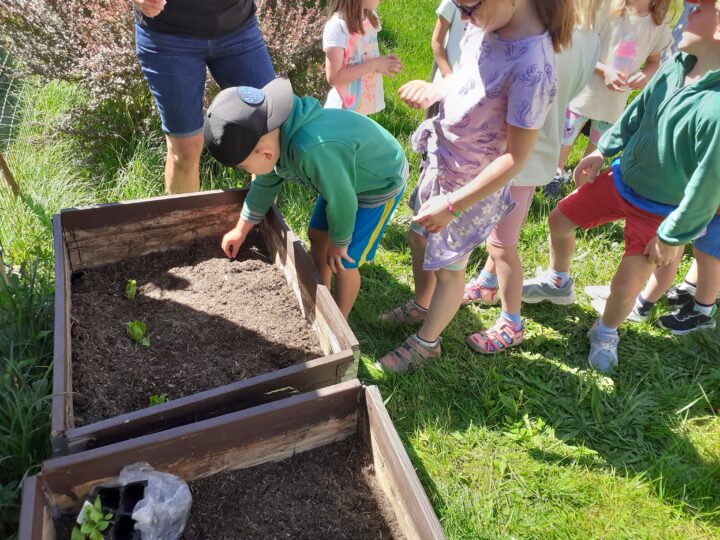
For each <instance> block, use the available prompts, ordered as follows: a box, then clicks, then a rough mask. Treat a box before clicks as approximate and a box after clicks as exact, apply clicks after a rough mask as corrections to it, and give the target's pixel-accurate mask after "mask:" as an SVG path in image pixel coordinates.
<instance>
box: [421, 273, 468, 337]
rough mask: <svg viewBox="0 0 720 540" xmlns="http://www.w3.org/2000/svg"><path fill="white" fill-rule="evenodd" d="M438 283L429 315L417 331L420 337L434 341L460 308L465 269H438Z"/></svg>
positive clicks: (431, 301)
mask: <svg viewBox="0 0 720 540" xmlns="http://www.w3.org/2000/svg"><path fill="white" fill-rule="evenodd" d="M435 275H436V276H437V283H436V285H435V291H434V293H433V295H432V299H431V300H430V307H429V308H428V312H427V316H426V317H425V322H424V323H423V325H422V328H421V329H420V331H419V332H418V333H417V336H418V337H419V338H420V339H424V340H425V341H429V342H431V343H432V342H434V341H435V340H436V339H437V338H438V337H440V334H441V332H442V331H443V330H445V328H446V327H447V325H448V324H450V321H451V320H452V319H453V317H454V316H455V314H456V313H457V312H458V310H459V309H460V302H461V301H462V297H463V292H464V290H465V269H464V268H463V269H462V270H446V269H442V270H438V271H437V272H435Z"/></svg>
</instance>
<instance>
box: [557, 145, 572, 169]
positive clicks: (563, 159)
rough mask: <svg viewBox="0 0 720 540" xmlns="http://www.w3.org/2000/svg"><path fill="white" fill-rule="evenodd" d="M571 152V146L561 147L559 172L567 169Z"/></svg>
mask: <svg viewBox="0 0 720 540" xmlns="http://www.w3.org/2000/svg"><path fill="white" fill-rule="evenodd" d="M570 150H572V145H571V144H563V145H562V146H561V147H560V157H559V158H558V166H557V169H558V172H562V171H563V170H564V169H565V164H566V163H567V160H568V156H569V155H570Z"/></svg>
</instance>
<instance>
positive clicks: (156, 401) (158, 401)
mask: <svg viewBox="0 0 720 540" xmlns="http://www.w3.org/2000/svg"><path fill="white" fill-rule="evenodd" d="M167 400H168V399H167V394H153V395H151V396H150V406H151V407H152V406H153V405H162V404H163V403H165V402H166V401H167Z"/></svg>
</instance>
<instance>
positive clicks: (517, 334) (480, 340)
mask: <svg viewBox="0 0 720 540" xmlns="http://www.w3.org/2000/svg"><path fill="white" fill-rule="evenodd" d="M524 337H525V326H524V325H523V324H522V323H521V324H520V326H515V325H514V324H513V323H511V322H510V321H506V320H505V319H502V318H501V319H499V320H498V321H497V322H496V323H495V326H493V327H492V328H490V329H489V330H487V331H485V332H478V333H477V334H473V335H471V336H470V337H468V339H467V344H468V346H469V347H470V348H471V349H472V350H473V351H475V352H478V353H480V354H495V353H498V352H500V351H504V350H505V349H507V348H508V347H515V346H516V345H520V344H521V343H522V342H523V339H524Z"/></svg>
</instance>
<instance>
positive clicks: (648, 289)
mask: <svg viewBox="0 0 720 540" xmlns="http://www.w3.org/2000/svg"><path fill="white" fill-rule="evenodd" d="M681 260H682V253H680V254H679V256H678V258H677V259H675V260H674V261H673V262H671V263H669V264H666V265H665V266H658V267H657V269H656V270H655V272H653V274H652V275H651V276H650V279H649V280H648V282H647V285H645V288H644V289H643V291H642V293H641V294H642V297H643V300H645V301H646V302H650V303H652V304H654V303H656V302H657V301H658V300H660V298H662V296H663V295H664V294H665V293H666V292H667V290H668V289H669V288H670V287H671V286H672V283H673V281H674V280H675V276H676V275H677V271H678V267H679V266H680V261H681ZM693 264H694V263H693Z"/></svg>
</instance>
